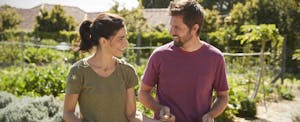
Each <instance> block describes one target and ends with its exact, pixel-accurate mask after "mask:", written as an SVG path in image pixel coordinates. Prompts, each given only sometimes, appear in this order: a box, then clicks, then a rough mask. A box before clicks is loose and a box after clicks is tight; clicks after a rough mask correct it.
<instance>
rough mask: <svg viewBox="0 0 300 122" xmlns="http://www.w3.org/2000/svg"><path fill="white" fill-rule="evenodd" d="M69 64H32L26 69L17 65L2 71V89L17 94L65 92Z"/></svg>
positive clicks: (54, 93) (0, 82)
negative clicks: (40, 65) (41, 65)
mask: <svg viewBox="0 0 300 122" xmlns="http://www.w3.org/2000/svg"><path fill="white" fill-rule="evenodd" d="M68 67H69V65H67V64H56V65H49V66H43V67H39V66H36V65H35V64H30V65H29V66H28V67H27V68H26V69H25V70H22V69H21V68H16V67H10V68H7V69H3V70H1V71H0V72H1V73H0V90H3V91H7V92H9V93H13V94H15V95H29V96H44V95H53V96H58V95H59V94H61V93H64V90H65V78H66V76H67V72H68V69H69V68H68Z"/></svg>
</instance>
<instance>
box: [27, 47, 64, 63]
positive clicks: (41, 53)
mask: <svg viewBox="0 0 300 122" xmlns="http://www.w3.org/2000/svg"><path fill="white" fill-rule="evenodd" d="M58 53H61V52H59V51H56V50H52V49H47V48H35V47H28V48H26V50H25V62H27V63H35V64H40V65H42V64H45V63H51V62H54V61H57V60H58V59H61V56H62V55H57V54H58Z"/></svg>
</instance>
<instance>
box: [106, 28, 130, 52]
mask: <svg viewBox="0 0 300 122" xmlns="http://www.w3.org/2000/svg"><path fill="white" fill-rule="evenodd" d="M126 36H127V30H126V27H124V28H121V29H120V30H119V31H118V32H117V33H116V35H114V36H113V37H111V38H110V39H109V47H110V48H109V50H110V52H111V53H112V55H113V56H116V57H121V56H122V54H123V53H124V52H125V49H126V47H127V46H128V40H127V38H126Z"/></svg>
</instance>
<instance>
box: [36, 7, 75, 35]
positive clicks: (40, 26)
mask: <svg viewBox="0 0 300 122" xmlns="http://www.w3.org/2000/svg"><path fill="white" fill-rule="evenodd" d="M75 27H76V23H75V21H74V19H73V18H72V17H71V16H66V13H65V11H64V10H63V8H62V7H61V6H59V5H55V6H54V8H53V9H52V11H51V12H50V13H49V12H48V11H47V10H44V9H41V10H40V13H39V16H37V17H36V25H35V27H34V32H37V33H38V32H51V33H58V32H59V31H72V30H75Z"/></svg>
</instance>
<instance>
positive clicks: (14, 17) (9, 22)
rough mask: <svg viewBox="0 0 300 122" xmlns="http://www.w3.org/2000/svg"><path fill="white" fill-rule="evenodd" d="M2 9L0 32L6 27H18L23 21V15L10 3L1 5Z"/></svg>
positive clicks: (0, 13) (0, 12)
mask: <svg viewBox="0 0 300 122" xmlns="http://www.w3.org/2000/svg"><path fill="white" fill-rule="evenodd" d="M1 9H2V10H1V11H0V32H2V31H4V30H6V29H12V28H16V27H17V26H18V25H19V24H20V23H21V22H22V21H23V19H22V17H21V15H20V14H18V12H17V10H16V9H15V8H12V7H10V6H8V5H4V6H1Z"/></svg>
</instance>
